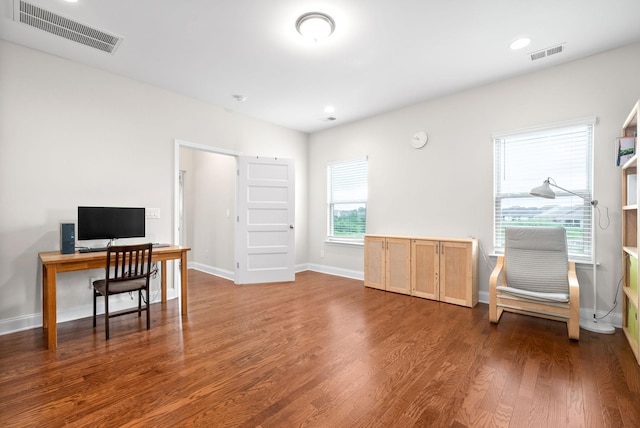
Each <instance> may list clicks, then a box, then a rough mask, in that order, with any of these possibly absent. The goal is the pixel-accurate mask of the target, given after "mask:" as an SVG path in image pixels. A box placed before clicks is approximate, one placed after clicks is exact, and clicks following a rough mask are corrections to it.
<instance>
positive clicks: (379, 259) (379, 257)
mask: <svg viewBox="0 0 640 428" xmlns="http://www.w3.org/2000/svg"><path fill="white" fill-rule="evenodd" d="M384 254H385V239H384V238H381V237H370V236H365V238H364V285H365V286H367V287H371V288H377V289H379V290H384V289H385V287H384V276H385V264H384V262H385V256H384Z"/></svg>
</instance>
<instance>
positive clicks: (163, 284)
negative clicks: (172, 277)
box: [160, 260, 167, 303]
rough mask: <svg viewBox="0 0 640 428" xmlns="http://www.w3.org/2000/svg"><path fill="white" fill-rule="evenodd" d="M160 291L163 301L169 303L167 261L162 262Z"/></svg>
mask: <svg viewBox="0 0 640 428" xmlns="http://www.w3.org/2000/svg"><path fill="white" fill-rule="evenodd" d="M160 271H161V272H160V292H161V295H162V303H167V262H166V260H163V261H161V262H160Z"/></svg>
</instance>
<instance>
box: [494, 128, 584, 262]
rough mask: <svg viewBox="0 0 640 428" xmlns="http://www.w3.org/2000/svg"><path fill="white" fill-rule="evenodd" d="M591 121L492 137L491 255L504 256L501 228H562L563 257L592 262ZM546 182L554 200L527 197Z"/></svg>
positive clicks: (502, 230)
mask: <svg viewBox="0 0 640 428" xmlns="http://www.w3.org/2000/svg"><path fill="white" fill-rule="evenodd" d="M594 124H595V118H591V119H583V120H578V121H574V122H571V123H565V124H560V125H554V126H551V127H544V128H537V129H532V130H528V131H522V132H514V133H505V134H500V135H495V136H494V139H493V141H494V175H495V176H494V207H495V211H494V233H493V241H494V250H495V252H496V253H502V252H504V228H505V227H506V226H511V225H513V226H548V225H562V226H564V227H565V228H566V229H567V241H568V242H567V243H568V247H569V257H570V259H571V260H574V261H586V262H590V261H591V259H592V248H591V247H592V245H591V243H592V233H593V219H592V218H591V217H592V210H591V203H590V202H591V200H592V199H593V196H592V195H593V173H592V172H593V154H592V153H593V126H594ZM547 178H549V179H550V182H551V183H552V184H557V185H558V186H561V187H563V188H564V189H566V190H569V191H571V192H573V193H576V194H577V195H580V197H579V196H575V195H572V194H571V193H568V192H565V191H563V190H560V189H558V188H555V187H553V186H552V187H551V188H552V189H553V191H554V192H555V194H556V198H555V199H544V198H539V197H535V196H532V195H530V194H529V192H530V191H531V189H533V188H534V187H537V186H540V185H542V183H543V181H544V180H546V179H547ZM583 198H584V199H583Z"/></svg>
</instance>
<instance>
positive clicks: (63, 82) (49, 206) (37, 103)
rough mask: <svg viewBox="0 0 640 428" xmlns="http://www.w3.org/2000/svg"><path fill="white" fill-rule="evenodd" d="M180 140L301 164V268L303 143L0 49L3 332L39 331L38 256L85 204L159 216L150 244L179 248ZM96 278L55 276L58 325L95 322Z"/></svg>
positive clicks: (264, 126) (95, 73)
mask: <svg viewBox="0 0 640 428" xmlns="http://www.w3.org/2000/svg"><path fill="white" fill-rule="evenodd" d="M174 139H181V140H184V141H189V142H193V143H197V144H201V145H210V146H214V147H219V148H224V149H227V150H229V151H234V152H238V153H244V154H247V155H260V156H279V157H286V158H292V159H294V161H295V164H296V182H297V190H296V229H297V231H298V233H297V234H296V246H297V252H296V263H304V262H306V260H307V253H306V248H307V241H306V236H307V217H308V216H307V205H308V203H307V192H306V188H307V158H308V135H307V134H304V133H301V132H297V131H292V130H289V129H286V128H282V127H279V126H276V125H272V124H269V123H266V122H263V121H259V120H255V119H251V118H249V117H246V116H243V115H240V114H236V113H234V112H231V111H228V110H224V109H222V108H217V107H213V106H210V105H207V104H205V103H202V102H200V101H197V100H194V99H191V98H187V97H184V96H180V95H177V94H175V93H171V92H169V91H165V90H163V89H159V88H157V87H154V86H151V85H147V84H143V83H140V82H137V81H133V80H130V79H126V78H123V77H120V76H117V75H114V74H110V73H106V72H103V71H100V70H97V69H94V68H91V67H88V66H84V65H81V64H78V63H74V62H71V61H67V60H64V59H61V58H58V57H55V56H52V55H49V54H45V53H42V52H39V51H35V50H32V49H29V48H25V47H22V46H19V45H16V44H12V43H8V42H5V41H0V210H1V215H0V332H5V333H6V332H8V331H13V330H19V329H23V328H28V327H35V326H38V325H41V312H42V307H41V305H42V304H41V280H42V278H41V273H40V265H39V261H38V252H40V251H50V250H56V249H59V248H60V243H59V232H58V230H59V223H60V222H62V221H72V222H76V217H77V213H76V209H77V206H78V205H103V206H111V205H112V206H144V207H154V208H159V209H160V219H157V220H147V239H149V240H152V241H154V242H172V241H173V236H172V230H173V204H174V201H173V195H174V193H173V192H174V189H173V185H174V177H173V173H174V159H173V157H174ZM298 189H299V190H298ZM96 244H98V243H96ZM99 273H100V271H98V272H96V271H84V272H72V273H64V274H60V275H58V287H57V292H58V320H59V321H64V320H66V319H72V318H77V317H81V316H88V315H89V314H90V311H91V305H92V303H91V299H92V297H91V291H90V290H89V287H88V284H89V278H90V277H91V276H97V274H99ZM169 278H171V276H169ZM170 282H171V281H170ZM156 287H157V284H156Z"/></svg>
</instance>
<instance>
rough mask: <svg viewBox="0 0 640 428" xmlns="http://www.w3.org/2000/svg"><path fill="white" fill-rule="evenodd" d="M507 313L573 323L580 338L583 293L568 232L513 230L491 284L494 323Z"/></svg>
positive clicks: (574, 336)
mask: <svg viewBox="0 0 640 428" xmlns="http://www.w3.org/2000/svg"><path fill="white" fill-rule="evenodd" d="M503 311H509V312H515V313H518V314H525V315H532V316H537V317H543V318H549V319H553V320H558V321H563V322H566V323H567V328H568V330H569V339H574V340H578V339H579V337H580V324H579V323H580V288H579V285H578V279H577V277H576V271H575V263H574V262H570V261H569V258H568V255H567V235H566V230H565V229H564V228H563V227H507V228H506V230H505V254H504V256H499V257H498V261H497V263H496V267H495V269H494V270H493V273H492V274H491V277H490V280H489V320H490V321H491V322H492V323H498V322H499V321H500V317H501V315H502V313H503Z"/></svg>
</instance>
